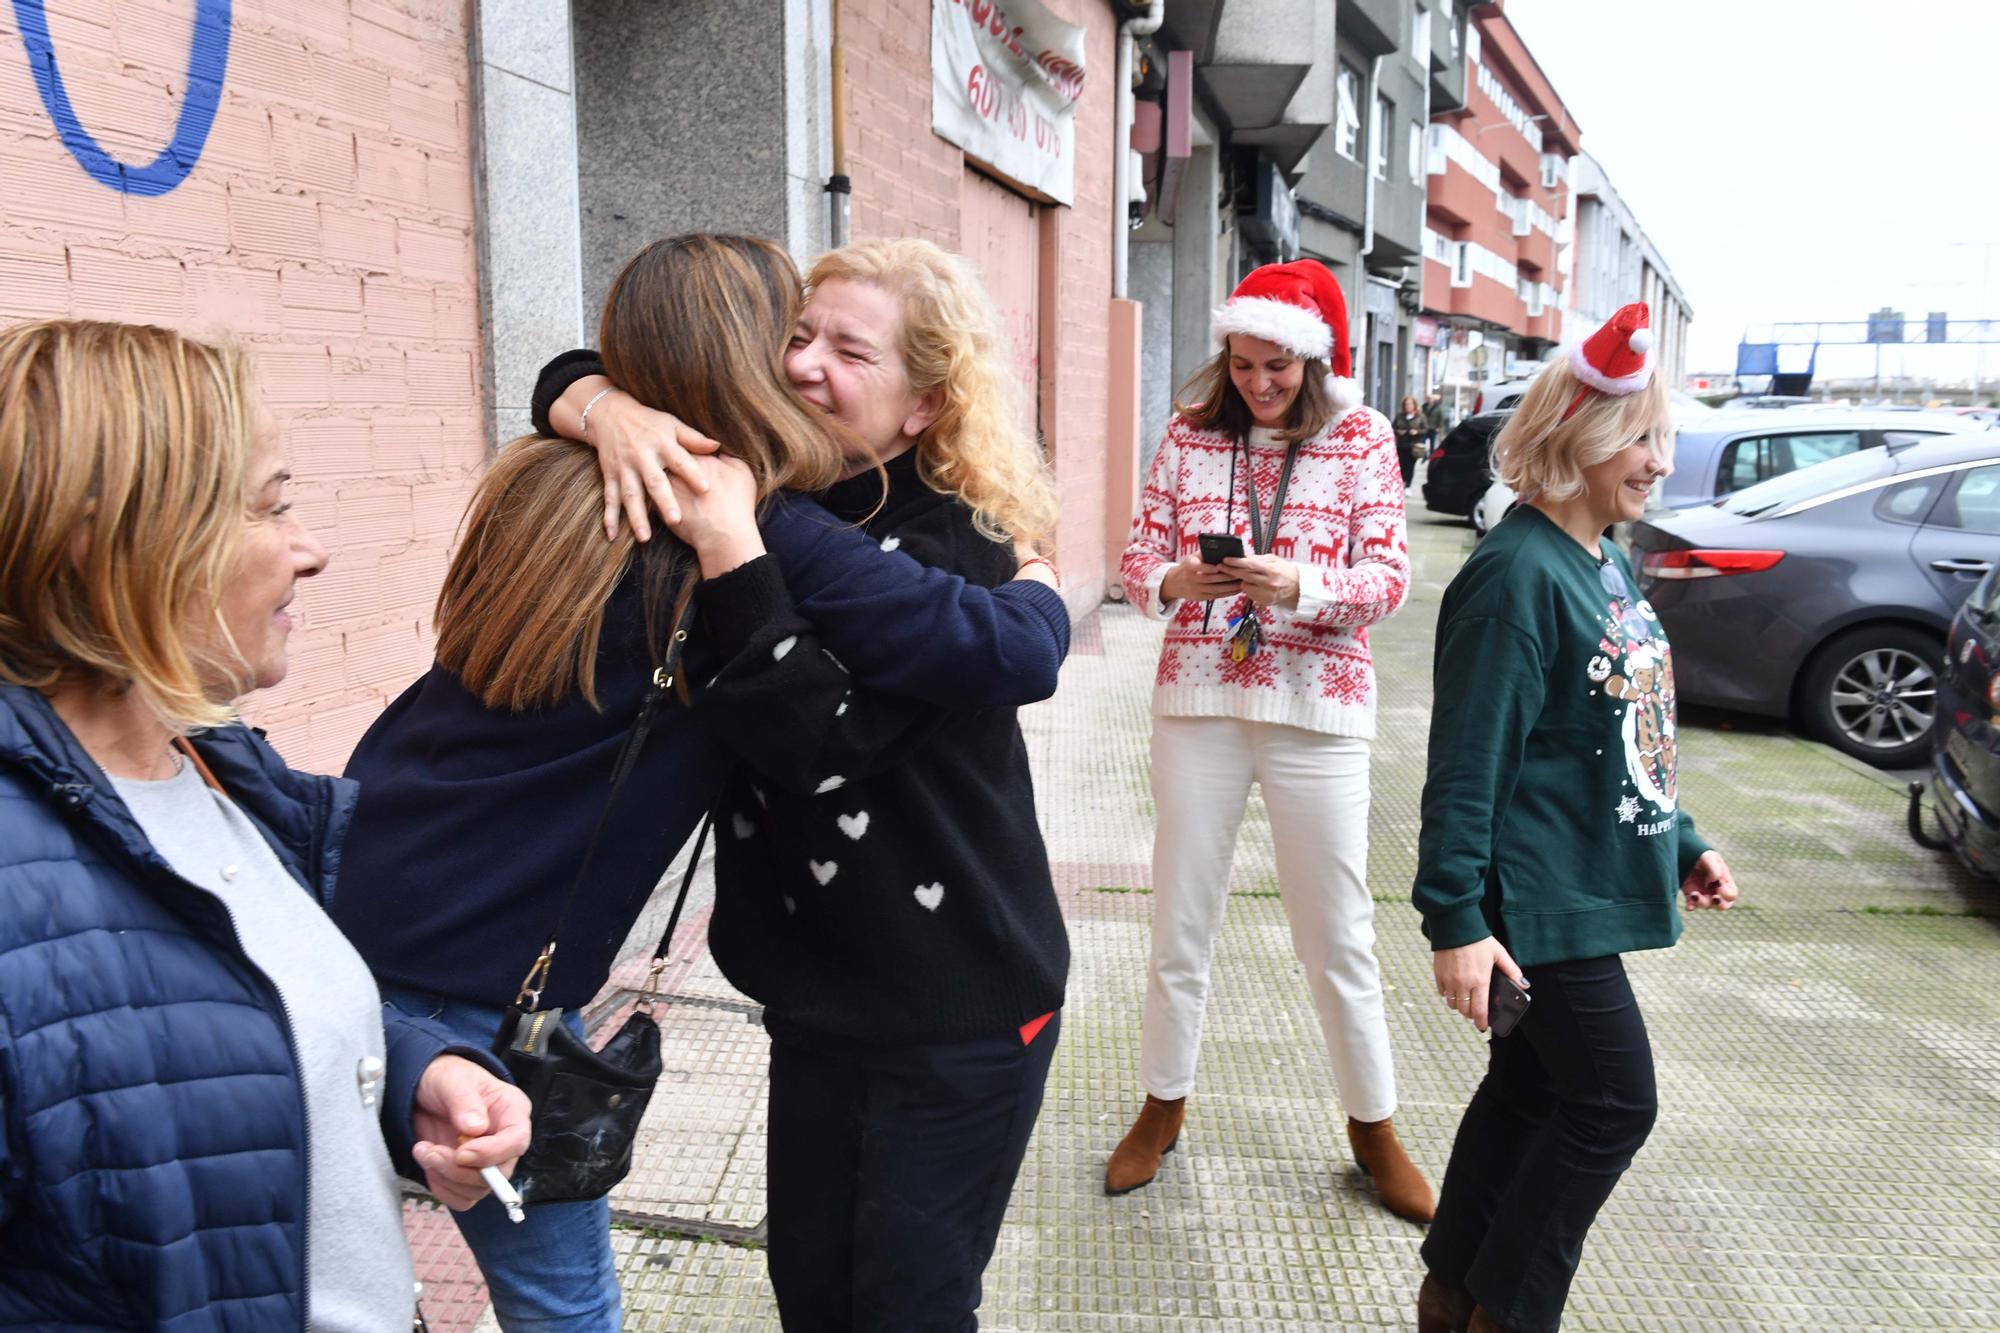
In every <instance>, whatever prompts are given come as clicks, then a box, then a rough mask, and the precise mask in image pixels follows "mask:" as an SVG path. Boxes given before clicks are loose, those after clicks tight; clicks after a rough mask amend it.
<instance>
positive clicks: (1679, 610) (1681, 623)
mask: <svg viewBox="0 0 2000 1333" xmlns="http://www.w3.org/2000/svg"><path fill="white" fill-rule="evenodd" d="M1765 415H1766V416H1767V417H1768V416H1775V415H1777V414H1775V413H1772V414H1765ZM1631 538H1632V555H1633V558H1634V562H1635V563H1636V564H1637V565H1638V567H1639V570H1638V572H1639V582H1640V586H1641V588H1642V590H1643V591H1644V593H1645V595H1646V597H1647V598H1648V600H1649V601H1650V602H1651V603H1652V606H1653V609H1654V610H1655V611H1656V612H1657V613H1658V614H1659V617H1660V620H1661V622H1662V623H1663V624H1664V625H1665V626H1666V629H1667V634H1668V637H1669V638H1670V639H1671V640H1672V642H1673V645H1674V674H1675V677H1676V683H1677V685H1678V688H1679V692H1680V696H1681V698H1683V699H1685V700H1687V701H1689V702H1692V703H1703V704H1712V705H1718V706H1721V707H1726V708H1734V709H1740V710H1742V711H1745V712H1750V713H1763V714H1767V715H1770V716H1776V717H1790V718H1792V719H1793V720H1794V721H1796V722H1798V723H1800V724H1802V725H1803V726H1804V727H1805V728H1806V729H1807V730H1809V731H1811V732H1813V733H1814V734H1816V735H1818V736H1820V737H1822V738H1823V739H1825V740H1826V741H1828V742H1829V743H1830V744H1832V745H1834V746H1835V747H1837V748H1839V749H1841V750H1844V751H1845V752H1847V753H1848V754H1850V755H1854V756H1856V757H1857V758H1861V759H1865V760H1868V761H1869V762H1871V763H1875V764H1878V765H1880V766H1882V767H1885V768H1900V767H1908V766H1913V765H1916V764H1919V763H1921V762H1923V760H1924V759H1925V757H1926V756H1927V754H1928V752H1929V734H1930V729H1931V725H1932V722H1933V719H1934V717H1935V714H1936V709H1937V685H1938V676H1939V673H1940V672H1941V670H1942V668H1943V660H1944V637H1945V629H1946V627H1947V626H1948V625H1949V624H1950V622H1951V618H1952V615H1953V614H1954V613H1955V612H1956V611H1957V610H1958V607H1959V604H1960V603H1961V602H1963V601H1964V600H1965V598H1966V596H1967V594H1968V593H1970V592H1971V591H1972V588H1973V587H1974V585H1975V584H1977V583H1978V582H1979V579H1980V578H1981V576H1983V575H1984V574H1986V573H1987V572H1988V571H1989V570H1991V569H1992V568H1994V567H1995V566H1996V565H2000V436H1996V434H1995V433H1994V432H1991V431H1976V432H1968V433H1949V434H1940V435H1936V436H1924V437H1913V438H1910V439H1907V440H1901V441H1895V442H1893V443H1891V444H1889V445H1886V446H1885V445H1876V446H1873V447H1870V448H1866V449H1862V450H1859V451H1857V452H1853V453H1848V454H1844V455H1842V456H1840V457H1836V458H1834V459H1831V460H1830V461H1828V462H1824V463H1821V464H1819V465H1817V466H1815V467H1810V468H1806V469H1803V470H1801V471H1796V472H1791V473H1789V474H1787V475H1785V476H1781V477H1777V478H1774V479H1772V480H1770V481H1765V482H1759V483H1757V484H1755V485H1752V486H1748V487H1745V488H1744V489H1742V490H1738V491H1735V492H1733V493H1731V494H1729V495H1727V496H1724V497H1723V498H1722V499H1720V500H1717V501H1716V502H1715V503H1714V504H1712V505H1704V506H1701V507H1698V508H1693V509H1683V510H1678V511H1675V512H1672V513H1656V514H1649V515H1647V516H1646V517H1645V518H1643V519H1641V520H1640V521H1639V522H1637V523H1635V524H1633V525H1632V530H1631Z"/></svg>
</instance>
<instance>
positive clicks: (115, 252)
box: [0, 0, 486, 772]
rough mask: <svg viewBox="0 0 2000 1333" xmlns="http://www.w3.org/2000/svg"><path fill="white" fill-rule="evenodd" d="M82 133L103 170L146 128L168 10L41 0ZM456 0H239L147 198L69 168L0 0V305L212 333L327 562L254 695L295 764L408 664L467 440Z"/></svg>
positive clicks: (467, 332)
mask: <svg viewBox="0 0 2000 1333" xmlns="http://www.w3.org/2000/svg"><path fill="white" fill-rule="evenodd" d="M47 8H48V10H49V28H50V36H51V38H52V41H53V45H54V46H55V49H56V52H57V58H58V60H59V62H60V67H61V70H62V74H63V78H64V80H65V83H66V84H67V86H68V88H69V91H70V96H71V99H72V100H73V102H74V103H75V106H76V110H77V115H78V117H79V119H80V120H81V121H82V123H83V125H84V126H85V127H86V128H87V129H88V130H89V131H90V132H91V133H92V134H93V135H94V136H95V137H96V138H97V140H98V142H99V143H100V144H102V145H103V146H104V147H105V149H106V150H107V151H109V152H111V153H113V154H114V155H116V156H118V157H119V158H121V159H122V160H125V161H130V162H149V161H151V160H152V159H153V157H154V156H155V155H156V154H157V153H158V152H159V151H160V149H161V147H162V146H163V145H164V144H165V143H166V142H167V140H168V138H169V137H170V136H171V133H172V129H173V125H174V121H175V117H176V115H177V113H178V111H179V106H180V102H179V96H178V94H179V92H180V90H181V86H182V84H183V82H184V80H185V76H186V70H187V60H188V43H189V38H190V34H191V32H192V27H193V22H192V20H193V11H194V5H193V3H192V0H116V3H113V2H112V0H48V5H47ZM468 14H469V6H467V5H466V4H464V3H462V2H460V0H237V2H236V4H235V6H234V26H233V30H232V32H231V41H230V53H229V66H228V76H227V79H226V83H225V90H224V93H223V97H222V102H221V107H220V110H219V112H218V114H217V116H216V120H215V126H214V129H213V130H212V131H211V133H210V135H209V139H208V143H207V147H206V150H205V151H204V153H203V155H202V157H201V160H200V163H199V165H198V166H197V167H196V168H195V170H194V172H193V174H192V175H190V176H189V177H188V178H187V179H186V180H185V181H183V182H182V183H181V185H180V186H179V187H178V188H176V189H175V190H173V191H172V192H170V193H168V194H165V195H161V196H158V197H154V198H141V197H137V196H129V195H121V194H119V193H117V192H115V191H113V190H111V189H108V188H107V187H105V186H103V185H100V184H98V183H97V182H96V181H93V180H92V179H90V178H89V177H88V176H86V175H85V174H84V172H83V170H82V168H81V167H79V166H78V165H77V163H76V161H75V160H74V159H73V158H72V157H71V156H70V155H69V153H68V151H67V150H66V149H65V148H64V147H63V146H62V144H61V142H60V141H59V140H58V139H57V137H56V134H55V131H54V128H53V126H52V125H51V124H50V121H49V118H48V116H47V114H46V113H45V112H44V110H43V109H42V103H41V99H40V97H39V96H38V95H37V93H36V91H35V88H34V85H33V83H32V82H31V80H30V77H29V71H28V65H27V57H26V55H25V52H24V49H23V46H22V43H21V40H20V35H19V33H18V32H17V31H16V29H15V26H14V11H13V7H12V6H11V5H6V6H0V182H4V187H3V188H0V322H11V321H14V320H18V319H30V318H39V317H46V316H59V315H69V316H89V317H93V318H101V319H129V320H144V321H149V322H155V323H161V324H169V325H173V326H175V327H179V328H184V329H188V330H190V331H193V332H196V333H216V332H224V331H226V332H231V333H234V334H235V335H236V336H237V337H238V338H240V339H241V340H242V341H243V342H245V343H247V344H248V345H250V346H251V347H252V348H253V349H254V350H255V352H256V356H257V362H258V367H259V371H260V376H261V379H262V383H263V386H264V391H265V394H266V396H267V397H268V399H269V400H270V402H271V403H272V406H273V408H274V409H275V410H276V412H277V414H278V416H279V419H280V421H281V422H282V423H283V425H284V429H285V437H286V443H287V447H288V448H289V450H290V453H291V459H292V468H293V472H294V474H295V475H296V477H297V481H296V482H295V483H294V484H293V491H294V498H295V499H296V500H297V502H298V505H299V510H300V512H301V513H302V514H303V515H304V516H305V519H306V522H307V523H308V524H310V525H311V527H312V528H313V530H314V531H315V532H316V533H317V534H318V536H319V537H320V539H321V540H322V541H323V542H325V543H326V545H327V547H328V549H329V550H330V551H331V552H332V555H333V562H332V565H331V566H330V567H329V569H328V570H327V572H326V573H325V574H324V575H322V576H321V577H320V578H318V579H315V580H312V581H310V582H308V583H307V584H305V585H303V587H302V588H301V591H300V595H299V599H298V602H297V603H296V604H295V607H294V614H295V616H296V617H297V619H298V628H297V629H295V630H294V631H293V635H292V671H291V675H290V678H289V679H287V680H286V681H285V683H284V684H283V685H281V686H279V687H278V688H277V689H275V690H271V691H268V692H266V693H264V694H260V695H257V696H254V697H253V698H252V699H251V700H250V701H249V705H248V710H247V711H248V713H249V715H250V717H251V719H252V720H254V721H256V722H258V723H260V724H262V725H264V726H267V727H269V728H270V730H271V737H272V739H273V740H274V741H275V742H276V743H277V744H278V746H279V748H280V749H281V750H282V751H283V752H284V754H285V756H286V758H287V759H289V760H290V761H291V762H292V763H294V764H296V765H298V766H300V767H302V768H309V769H316V770H319V771H323V772H338V771H339V769H340V767H341V766H342V765H343V764H344V763H345V762H346V759H347V755H348V753H349V751H350V750H351V749H352V748H353V745H354V742H355V740H356V738H358V737H359V736H360V734H361V732H362V731H363V730H364V729H365V728H366V727H367V725H368V724H369V723H370V722H371V721H373V720H374V718H375V716H376V714H378V713H379V712H380V711H381V709H382V707H383V705H384V703H386V702H387V700H388V699H390V698H392V697H394V695H395V694H396V693H397V692H398V691H400V690H401V689H402V688H403V686H405V685H406V684H408V683H409V682H410V681H411V680H412V679H414V678H415V677H416V676H417V675H418V674H419V673H420V672H422V671H423V669H424V668H425V666H426V665H427V664H428V662H429V659H430V643H431V628H430V612H431V604H432V601H433V600H434V599H435V597H436V595H437V588H438V584H439V582H440V581H441V579H442V578H443V575H444V567H445V560H446V553H447V547H448V545H449V543H450V541H451V538H452V534H453V531H454V529H455V527H456V525H457V522H458V517H459V514H460V513H461V512H462V510H463V509H464V505H465V500H466V497H467V495H468V494H469V493H470V489H471V482H472V479H473V476H474V474H475V471H476V469H477V468H478V467H479V466H480V465H481V464H482V463H483V461H484V459H485V456H486V441H485V437H484V432H483V428H482V426H481V417H480V404H479V366H478V358H479V327H478V291H477V279H476V272H475V257H474V252H473V239H472V186H471V173H470V166H469V162H470V154H469V143H470V134H471V121H470V114H469V108H468V105H467V76H468V71H467V54H466V52H467V34H466V30H465V24H466V21H467V18H468Z"/></svg>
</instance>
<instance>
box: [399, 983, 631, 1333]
mask: <svg viewBox="0 0 2000 1333" xmlns="http://www.w3.org/2000/svg"><path fill="white" fill-rule="evenodd" d="M381 990H382V1002H383V1003H384V1004H389V1005H394V1006H395V1007H396V1008H397V1009H399V1010H401V1011H402V1012H403V1013H405V1014H408V1015H410V1016H411V1017H414V1018H429V1019H434V1020H436V1021H437V1022H439V1023H442V1024H444V1025H445V1026H446V1027H448V1028H450V1029H451V1030H452V1031H453V1032H455V1033H457V1034H458V1036H459V1037H460V1039H462V1040H463V1041H464V1042H465V1043H466V1044H467V1045H468V1046H482V1047H483V1046H490V1045H492V1043H493V1034H494V1033H496V1032H498V1031H499V1030H500V1015H501V1010H500V1009H498V1008H495V1007H492V1006H490V1005H483V1004H473V1003H471V1002H470V1001H466V1000H455V999H452V998H450V997H449V996H444V995H434V994H431V993H428V992H425V991H415V990H406V989H404V988H402V987H400V986H392V985H389V984H387V983H383V984H382V986H381ZM563 1022H565V1023H566V1024H568V1025H569V1028H570V1030H571V1031H572V1032H575V1033H576V1034H577V1035H578V1036H582V1035H583V1019H582V1018H581V1016H580V1015H578V1014H576V1013H574V1012H572V1013H566V1014H564V1015H563ZM451 1220H452V1221H453V1222H455V1223H457V1224H458V1232H459V1234H460V1235H461V1236H463V1237H465V1243H466V1246H467V1247H468V1248H470V1249H471V1251H472V1257H473V1258H474V1259H476V1260H478V1261H479V1271H480V1272H481V1273H482V1274H484V1275H485V1277H486V1290H487V1293H488V1294H489V1295H490V1296H491V1297H492V1300H493V1313H494V1315H495V1316H496V1317H497V1318H498V1319H499V1320H500V1327H501V1328H503V1329H505V1330H506V1331H507V1333H599V1331H600V1330H601V1333H618V1327H619V1320H620V1295H619V1291H618V1270H617V1268H616V1267H615V1265H614V1264H613V1263H612V1259H611V1204H610V1202H609V1201H608V1200H606V1199H592V1200H590V1201H588V1202H585V1203H538V1204H531V1205H529V1207H528V1220H527V1221H525V1222H521V1223H518V1224H517V1223H514V1222H510V1221H508V1220H507V1211H506V1209H504V1208H502V1207H501V1206H500V1202H499V1200H497V1199H494V1198H491V1197H488V1198H485V1199H481V1200H480V1201H479V1202H478V1203H476V1204H474V1205H473V1206H472V1207H471V1208H468V1209H467V1210H466V1211H464V1212H462V1213H453V1214H452V1215H451Z"/></svg>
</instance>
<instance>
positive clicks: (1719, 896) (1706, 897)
mask: <svg viewBox="0 0 2000 1333" xmlns="http://www.w3.org/2000/svg"><path fill="white" fill-rule="evenodd" d="M1681 897H1682V899H1683V900H1684V901H1685V902H1686V903H1687V906H1688V910H1689V911H1690V912H1692V911H1694V910H1695V909H1696V908H1701V907H1710V908H1714V909H1715V910H1717V911H1721V912H1726V911H1728V910H1729V908H1730V906H1731V905H1732V904H1733V903H1735V901H1736V877H1735V876H1734V875H1732V874H1730V873H1729V863H1728V862H1727V861H1724V860H1723V859H1722V853H1721V852H1703V853H1702V855H1701V860H1699V861H1696V862H1695V863H1694V869H1692V870H1690V871H1688V876H1687V878H1686V879H1684V880H1682V881H1681Z"/></svg>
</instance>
